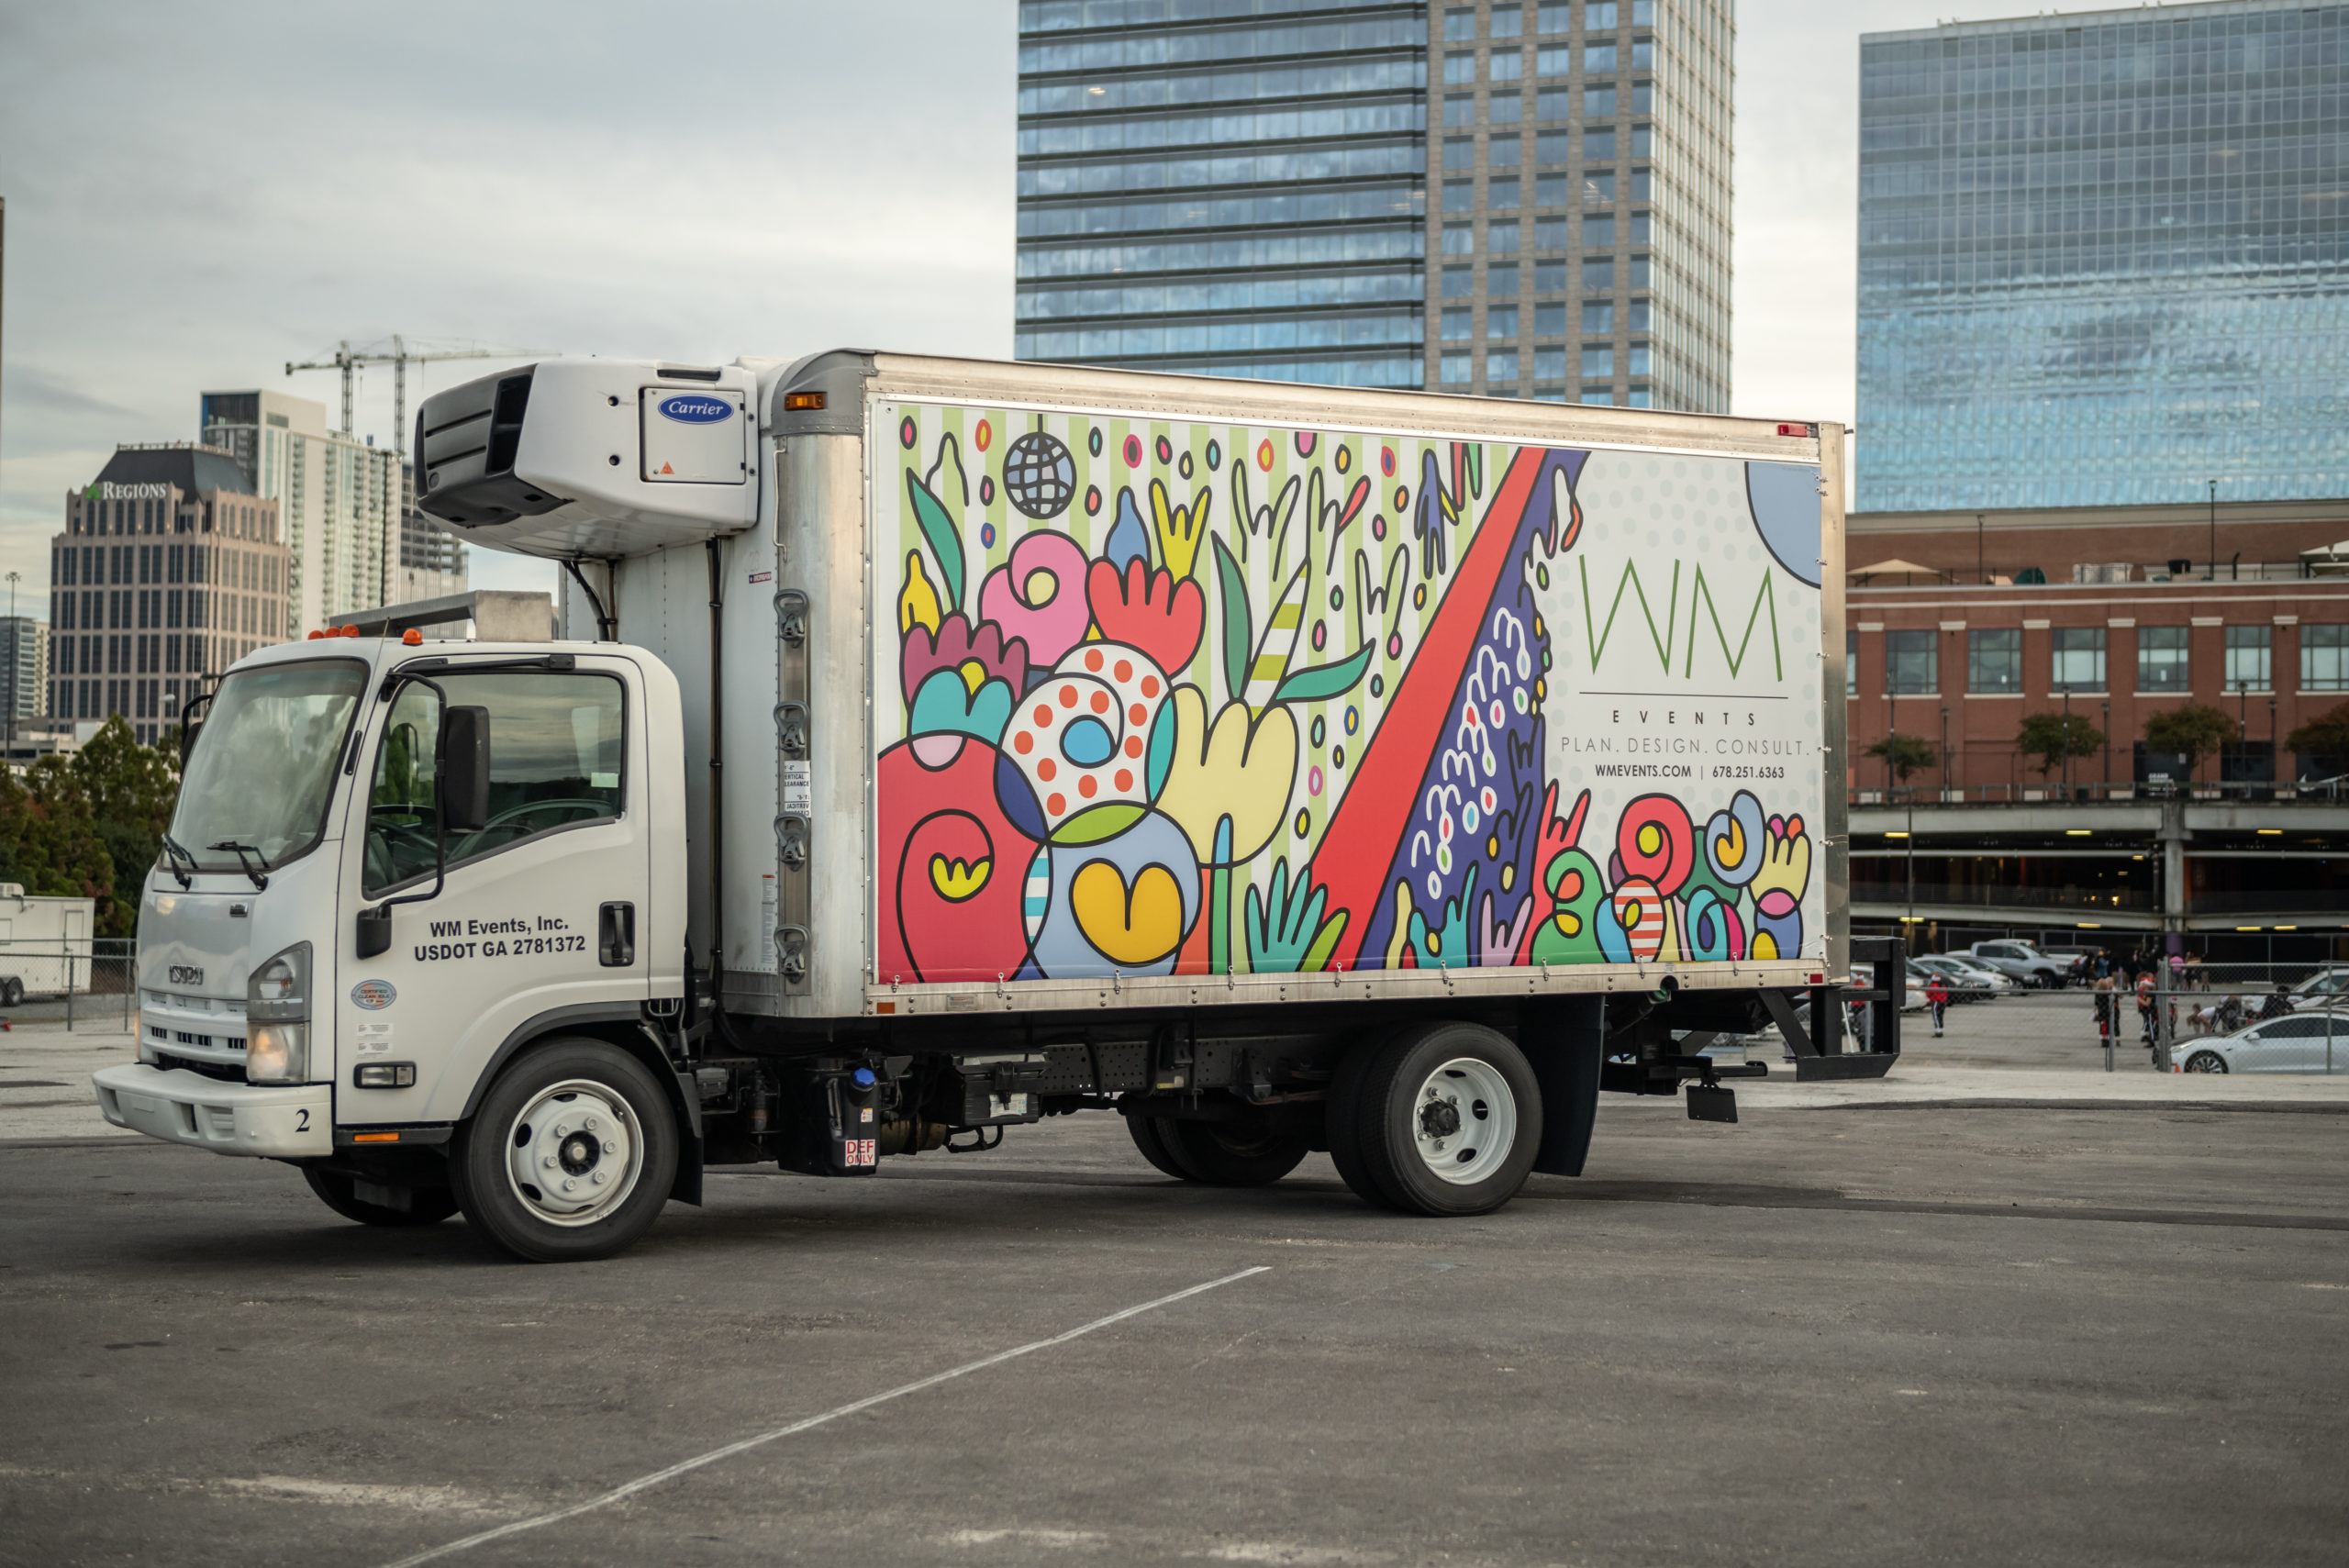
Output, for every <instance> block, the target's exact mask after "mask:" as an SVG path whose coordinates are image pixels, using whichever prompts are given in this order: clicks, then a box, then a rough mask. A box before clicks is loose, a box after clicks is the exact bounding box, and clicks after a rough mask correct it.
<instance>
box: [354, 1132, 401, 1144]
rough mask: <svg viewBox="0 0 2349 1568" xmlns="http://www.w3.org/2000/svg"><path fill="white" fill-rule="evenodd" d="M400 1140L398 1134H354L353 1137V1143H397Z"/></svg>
mask: <svg viewBox="0 0 2349 1568" xmlns="http://www.w3.org/2000/svg"><path fill="white" fill-rule="evenodd" d="M399 1140H400V1135H399V1134H398V1133H396V1132H354V1133H352V1134H351V1142H353V1143H397V1142H398V1141H399Z"/></svg>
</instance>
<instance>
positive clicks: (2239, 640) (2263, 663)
mask: <svg viewBox="0 0 2349 1568" xmlns="http://www.w3.org/2000/svg"><path fill="white" fill-rule="evenodd" d="M2274 639H2275V631H2274V628H2271V627H2265V626H2231V627H2229V628H2227V690H2229V691H2231V692H2264V691H2266V689H2267V655H2268V650H2269V648H2270V646H2271V645H2272V643H2273V642H2274Z"/></svg>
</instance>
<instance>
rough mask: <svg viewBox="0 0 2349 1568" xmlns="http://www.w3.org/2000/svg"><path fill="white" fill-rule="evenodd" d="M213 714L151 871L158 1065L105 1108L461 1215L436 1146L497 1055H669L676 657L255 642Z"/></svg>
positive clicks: (359, 1202)
mask: <svg viewBox="0 0 2349 1568" xmlns="http://www.w3.org/2000/svg"><path fill="white" fill-rule="evenodd" d="M190 728H191V731H192V733H191V735H190V737H189V742H188V750H187V754H186V758H185V764H184V782H183V784H182V788H181V792H180V796H179V802H178V807H177V811H176V814H175V816H174V817H173V823H172V828H171V832H170V834H169V836H168V838H167V839H166V840H165V845H164V853H163V857H162V859H161V861H160V862H158V863H157V864H156V865H155V867H154V868H153V869H152V870H150V872H149V873H148V875H147V878H146V881H145V884H144V886H143V887H142V889H141V894H140V907H139V937H140V941H139V959H138V987H139V995H138V1001H139V1024H138V1029H139V1060H138V1061H137V1062H134V1063H128V1064H125V1065H122V1066H117V1067H112V1068H108V1069H106V1070H105V1071H103V1072H101V1073H98V1074H97V1075H96V1089H97V1094H98V1101H99V1106H100V1108H101V1109H102V1111H103V1112H104V1114H105V1116H106V1118H107V1119H108V1120H109V1121H112V1122H114V1123H116V1124H117V1125H118V1126H122V1127H127V1128H131V1129H137V1130H139V1131H141V1132H145V1133H149V1134H150V1135H152V1136H155V1137H158V1138H163V1139H167V1140H172V1141H174V1142H179V1143H184V1144H189V1145H192V1146H194V1147H197V1148H203V1149H209V1150H213V1151H217V1152H220V1153H235V1154H242V1155H252V1156H262V1157H268V1158H274V1159H283V1160H290V1161H294V1162H298V1163H300V1164H301V1165H302V1166H303V1168H304V1169H305V1171H306V1173H308V1174H309V1176H310V1178H311V1184H312V1185H313V1186H315V1187H318V1188H319V1189H320V1192H321V1195H322V1196H326V1197H328V1201H329V1202H337V1203H338V1207H342V1206H350V1207H353V1208H356V1209H358V1210H360V1211H361V1212H362V1217H369V1218H373V1215H372V1214H371V1213H370V1212H369V1211H373V1210H381V1211H383V1212H384V1214H385V1215H388V1216H415V1217H417V1218H421V1217H422V1216H424V1215H425V1214H428V1213H430V1212H431V1211H432V1210H433V1209H435V1208H436V1207H437V1208H438V1209H439V1211H440V1212H439V1213H438V1214H433V1215H432V1218H440V1217H442V1216H445V1215H446V1214H447V1213H448V1212H450V1207H452V1205H453V1197H452V1195H451V1194H450V1193H449V1191H448V1180H447V1177H446V1175H445V1173H443V1171H442V1169H441V1165H442V1157H443V1155H444V1153H445V1151H443V1150H441V1149H440V1148H437V1147H434V1146H436V1145H442V1144H445V1143H446V1142H447V1140H448V1139H449V1137H450V1133H451V1127H452V1125H453V1124H455V1123H458V1122H460V1121H461V1120H462V1119H463V1118H465V1117H467V1116H468V1115H469V1114H470V1112H471V1111H472V1109H473V1105H474V1103H475V1102H476V1101H477V1100H478V1098H479V1095H480V1093H481V1089H482V1086H483V1085H484V1084H485V1083H486V1082H487V1081H488V1080H489V1078H490V1077H491V1076H492V1075H493V1073H494V1071H495V1067H496V1065H497V1063H498V1062H499V1061H500V1060H501V1057H502V1056H504V1055H507V1054H510V1053H511V1052H513V1051H516V1050H518V1048H520V1047H521V1046H522V1045H523V1044H525V1043H527V1042H529V1041H530V1040H537V1039H540V1038H542V1037H543V1036H545V1035H546V1034H547V1033H548V1032H550V1031H551V1030H556V1029H560V1030H562V1031H564V1032H566V1033H570V1034H578V1035H584V1036H586V1037H588V1038H595V1039H601V1040H606V1041H607V1042H612V1041H617V1042H618V1049H620V1050H623V1051H629V1050H633V1051H635V1052H636V1053H637V1054H640V1055H641V1056H642V1057H644V1058H645V1059H647V1060H649V1061H650V1062H653V1063H656V1064H659V1063H661V1062H662V1057H661V1054H660V1052H659V1051H658V1050H657V1049H656V1048H655V1047H653V1046H652V1045H651V1044H650V1043H649V1042H647V1041H646V1040H645V1038H644V1035H645V1027H644V1025H645V1020H646V1019H647V1018H651V1017H655V1016H659V1015H662V1014H667V1015H672V1016H674V1013H675V1012H676V1011H677V1010H678V1008H679V1007H680V1006H681V1002H682V997H683V995H684V991H685V973H684V953H685V914H684V903H685V883H684V873H683V870H682V863H683V862H682V856H681V854H680V853H679V852H677V846H676V845H675V844H672V845H671V846H669V850H668V852H666V853H662V852H661V850H662V846H661V843H660V840H661V838H662V834H663V832H664V831H665V832H666V833H667V834H669V835H671V836H672V837H673V838H681V837H682V825H681V824H682V818H683V796H684V780H683V768H682V765H681V762H680V758H681V754H682V748H681V745H680V742H679V739H678V731H679V704H678V694H677V684H676V681H675V678H674V676H673V675H672V674H671V673H669V671H668V670H667V669H666V668H665V667H664V666H663V665H662V664H661V663H660V662H658V661H656V660H652V659H650V658H647V657H645V656H644V655H643V654H642V653H641V652H640V651H638V650H634V649H630V648H628V647H625V646H617V645H614V644H610V643H588V644H571V643H561V642H556V643H545V642H540V643H495V642H445V641H444V642H427V641H424V640H423V639H421V638H420V637H418V636H417V634H415V633H413V632H411V633H408V634H407V635H406V637H405V638H384V637H378V638H357V637H319V638H314V639H310V640H307V641H303V642H296V643H289V644H285V645H282V646H279V647H275V648H271V649H267V650H263V651H260V652H257V653H255V654H253V655H251V656H250V657H249V658H247V659H245V660H243V661H241V662H239V663H238V664H237V665H236V666H235V667H234V668H232V669H231V670H230V671H229V672H228V673H227V675H226V676H225V677H224V678H223V679H222V680H221V681H220V683H219V684H218V686H217V690H216V691H215V692H214V693H213V694H212V695H211V697H210V700H209V703H208V711H205V712H203V713H202V714H201V715H200V717H199V721H198V722H197V723H195V724H194V725H192V726H191V727H190ZM662 1071H663V1072H664V1073H665V1066H664V1067H662ZM602 1185H603V1186H604V1187H606V1188H608V1187H609V1185H610V1180H609V1178H608V1177H607V1180H606V1181H605V1182H604V1183H603V1184H602ZM338 1200H339V1201H338Z"/></svg>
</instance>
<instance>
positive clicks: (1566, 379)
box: [1016, 0, 1735, 410]
mask: <svg viewBox="0 0 2349 1568" xmlns="http://www.w3.org/2000/svg"><path fill="white" fill-rule="evenodd" d="M1019 26H1020V88H1019V282H1018V302H1017V316H1018V338H1017V348H1016V351H1017V353H1018V354H1019V357H1020V358H1022V359H1040V360H1070V361H1083V362H1085V363H1091V364H1122V365H1131V366H1135V367H1138V368H1145V369H1162V370H1183V371H1194V372H1204V373H1210V374H1222V375H1243V376H1254V377H1260V378H1264V379H1271V380H1286V381H1313V382H1328V383H1335V384H1346V385H1363V386H1429V387H1441V388H1444V389H1447V390H1454V391H1461V392H1478V393H1487V394H1490V395H1497V396H1531V397H1549V398H1558V399H1565V400H1579V401H1586V402H1595V403H1619V404H1628V405H1631V406H1654V407H1663V408H1687V409H1702V410H1722V409H1726V408H1727V407H1728V405H1729V373H1730V365H1729V281H1730V260H1729V240H1730V211H1729V203H1730V145H1731V140H1730V131H1731V85H1732V81H1733V72H1732V64H1731V54H1732V47H1733V44H1734V39H1735V28H1734V23H1733V20H1732V15H1731V6H1730V4H1729V3H1728V0H1551V3H1548V4H1542V3H1538V0H1505V3H1496V0H1475V3H1474V4H1462V5H1453V6H1442V5H1435V6H1430V5H1427V4H1424V3H1419V4H1396V3H1392V0H1357V3H1354V4H1346V3H1343V0H1023V4H1022V5H1021V6H1020V11H1019Z"/></svg>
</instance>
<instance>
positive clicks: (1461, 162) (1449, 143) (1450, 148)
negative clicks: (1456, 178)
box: [1443, 136, 1476, 173]
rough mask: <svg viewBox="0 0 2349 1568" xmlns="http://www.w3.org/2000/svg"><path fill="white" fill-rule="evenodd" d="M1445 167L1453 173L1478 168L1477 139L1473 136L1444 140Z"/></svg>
mask: <svg viewBox="0 0 2349 1568" xmlns="http://www.w3.org/2000/svg"><path fill="white" fill-rule="evenodd" d="M1443 166H1444V168H1445V170H1446V171H1447V172H1453V173H1458V172H1464V171H1466V170H1470V169H1474V168H1475V166H1476V139H1475V137H1473V136H1448V137H1446V138H1444V140H1443Z"/></svg>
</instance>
